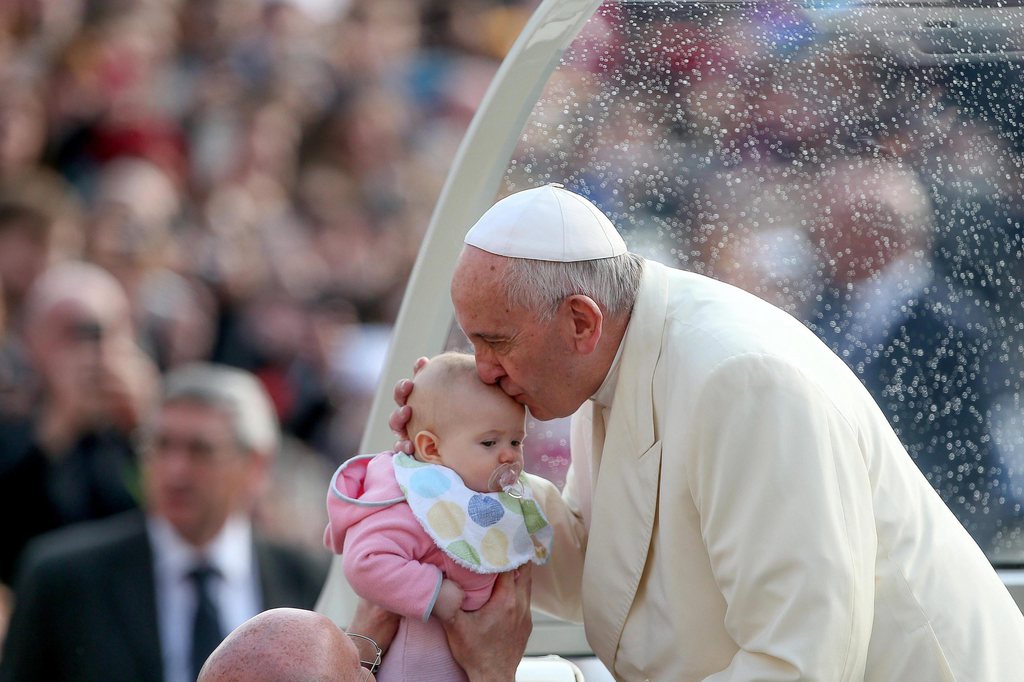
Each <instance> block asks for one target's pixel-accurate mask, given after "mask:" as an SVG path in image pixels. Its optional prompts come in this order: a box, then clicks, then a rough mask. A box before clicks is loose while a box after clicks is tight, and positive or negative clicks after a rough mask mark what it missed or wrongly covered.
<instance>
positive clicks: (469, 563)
mask: <svg viewBox="0 0 1024 682" xmlns="http://www.w3.org/2000/svg"><path fill="white" fill-rule="evenodd" d="M391 462H392V464H393V465H394V468H395V479H396V480H397V481H398V485H399V487H401V489H402V492H403V493H404V494H405V500H406V502H408V503H409V507H410V508H411V509H412V513H413V515H414V516H415V517H416V520H417V521H419V522H420V525H421V526H423V530H425V531H426V532H427V534H428V535H429V536H430V537H431V539H433V541H434V544H436V545H437V546H438V547H439V548H440V549H441V551H443V552H444V553H445V554H447V555H448V556H450V557H451V558H452V560H454V561H455V563H457V564H459V565H460V566H464V567H465V568H467V569H469V570H471V571H473V572H474V573H501V572H503V571H509V570H511V569H513V568H517V567H519V566H522V565H523V564H525V563H526V562H527V561H532V562H534V563H535V564H543V563H544V562H545V561H547V558H548V552H550V551H551V540H552V537H553V535H554V532H553V531H552V529H551V525H550V524H549V523H548V520H547V519H546V518H545V517H544V512H543V511H542V510H541V508H540V505H539V504H537V502H536V501H535V500H534V499H533V492H532V491H531V490H530V486H529V483H528V482H527V480H526V477H525V475H520V480H521V481H522V483H523V489H524V490H523V496H522V498H518V499H517V498H515V497H512V496H511V495H508V494H506V493H503V492H501V493H479V492H476V491H475V490H470V489H469V488H467V487H466V485H465V484H464V483H463V482H462V478H460V477H459V475H458V474H456V473H455V472H454V471H452V470H451V469H449V468H448V467H445V466H441V465H438V464H427V463H424V462H420V461H417V460H416V459H413V458H412V457H410V456H409V455H406V454H404V453H397V454H396V455H395V456H394V457H393V458H392V460H391Z"/></svg>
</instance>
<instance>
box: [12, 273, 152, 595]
mask: <svg viewBox="0 0 1024 682" xmlns="http://www.w3.org/2000/svg"><path fill="white" fill-rule="evenodd" d="M25 330H26V334H25V343H26V348H27V350H28V357H29V359H30V361H31V366H32V368H33V370H34V372H35V374H36V375H37V377H38V384H39V385H38V392H37V393H36V394H35V401H34V410H33V412H32V414H31V415H29V416H26V417H18V416H10V417H7V418H5V422H4V423H3V425H2V428H0V513H2V514H4V515H6V518H8V519H18V521H17V522H15V523H6V524H3V527H2V530H0V581H2V582H9V579H10V577H11V572H12V569H13V567H14V563H15V561H16V559H17V557H18V555H19V554H20V552H21V549H22V547H23V546H24V544H25V543H26V542H27V541H28V540H29V539H30V538H32V537H33V536H35V535H37V534H39V533H41V532H44V531H47V530H50V529H53V528H57V527H58V526H63V525H66V524H69V523H73V522H76V521H83V520H86V519H95V518H100V517H104V516H108V515H110V514H113V513H115V512H119V511H124V510H126V509H129V508H132V507H134V506H135V505H136V493H137V482H136V473H135V455H134V449H133V447H132V443H131V440H130V438H131V435H132V433H133V431H134V429H135V427H136V426H137V425H138V423H139V419H140V417H141V415H142V414H144V412H145V410H147V409H148V408H149V406H150V404H151V400H152V398H153V391H154V389H155V387H156V378H157V377H156V372H155V368H154V367H153V366H152V364H151V363H150V361H149V360H148V359H147V358H146V357H145V355H144V354H143V353H142V352H141V350H140V349H139V348H138V346H137V344H136V343H135V339H134V336H133V333H132V328H131V321H130V319H129V311H128V301H127V299H126V297H125V294H124V291H123V290H122V289H121V287H120V285H119V284H118V283H117V281H116V280H115V279H114V278H113V277H111V275H110V274H108V273H107V272H106V271H104V270H102V269H101V268H98V267H96V266H95V265H90V264H86V263H81V262H67V263H62V264H58V265H54V266H53V267H51V268H50V269H48V270H47V271H46V272H44V273H43V274H42V275H41V276H40V277H39V278H38V279H37V280H36V281H35V283H34V284H33V286H32V289H31V291H30V292H29V295H28V299H27V301H26V309H25Z"/></svg>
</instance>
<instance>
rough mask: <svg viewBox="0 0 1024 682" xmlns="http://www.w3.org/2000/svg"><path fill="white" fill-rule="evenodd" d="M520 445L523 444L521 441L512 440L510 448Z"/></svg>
mask: <svg viewBox="0 0 1024 682" xmlns="http://www.w3.org/2000/svg"><path fill="white" fill-rule="evenodd" d="M522 444H523V441H521V440H514V441H512V447H514V448H518V447H519V446H520V445H522Z"/></svg>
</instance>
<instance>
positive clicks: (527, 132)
mask: <svg viewBox="0 0 1024 682" xmlns="http://www.w3.org/2000/svg"><path fill="white" fill-rule="evenodd" d="M883 42H884V41H883ZM1020 70H1021V69H1020V66H1019V65H1018V64H1017V63H1015V62H1013V61H992V62H989V63H984V62H978V63H973V64H968V65H951V66H924V65H920V64H917V65H915V64H913V63H909V62H907V61H906V60H901V59H897V58H895V57H894V56H893V55H891V54H886V53H885V52H884V51H883V52H878V51H875V52H874V53H873V54H867V53H865V51H864V50H862V49H860V47H859V46H858V42H857V41H855V40H847V39H845V38H844V37H843V36H838V37H834V36H830V35H825V34H824V33H822V32H819V31H818V30H817V29H816V27H815V24H814V22H813V21H812V20H811V19H810V18H809V15H807V14H806V13H805V10H804V9H801V7H798V6H795V5H793V6H791V5H787V4H784V3H770V4H767V3H752V4H737V3H731V4H727V5H720V6H716V5H713V4H695V3H609V4H606V5H604V6H602V7H601V8H599V9H598V11H597V12H596V14H595V15H594V16H593V17H592V18H591V20H590V21H589V23H588V24H587V25H586V26H585V27H584V29H583V31H582V32H581V34H580V35H579V36H578V37H577V38H576V40H575V41H574V42H573V44H572V45H571V46H570V48H569V49H568V50H567V51H566V53H565V55H564V57H563V59H562V62H561V65H560V66H559V68H558V69H556V71H555V72H554V74H553V75H552V77H551V79H550V81H549V82H548V84H547V86H546V88H545V91H544V94H543V95H542V97H541V99H540V101H539V103H538V104H537V105H536V107H535V109H534V111H533V113H532V115H531V116H530V118H529V120H528V122H527V124H526V126H525V128H524V130H523V132H522V137H521V141H520V144H519V146H518V148H517V150H516V152H515V154H514V156H513V159H512V162H511V164H510V166H509V168H508V170H507V173H506V176H505V188H504V191H515V190H520V189H525V188H527V187H533V186H536V185H538V184H541V183H544V182H561V183H564V184H565V185H566V186H567V187H568V188H570V189H573V190H576V191H579V192H581V193H583V194H585V195H587V196H589V197H590V198H591V199H592V200H593V201H595V202H596V203H597V204H598V205H600V206H601V207H602V208H603V209H604V210H605V211H606V212H607V213H608V214H609V216H610V217H611V218H612V220H613V221H614V222H615V223H616V225H618V226H619V228H620V229H621V230H622V232H623V235H624V237H625V238H626V241H627V243H628V244H629V245H630V248H631V250H633V251H636V252H639V253H641V254H643V255H645V256H647V257H649V258H652V259H655V260H659V261H662V262H666V263H668V264H671V265H674V266H677V267H681V268H684V269H688V270H693V271H696V272H700V273H703V274H707V275H710V276H713V277H716V278H718V279H722V280H725V281H728V282H731V283H733V284H735V285H737V286H740V287H743V288H745V289H747V290H749V291H752V292H754V293H756V294H757V295H759V296H761V297H763V298H765V299H767V300H770V301H772V302H773V303H775V304H777V305H779V306H780V307H782V308H783V309H785V310H787V311H788V312H790V313H791V314H793V315H794V316H796V317H798V318H799V319H801V320H802V321H803V322H804V323H805V324H807V325H808V326H810V327H811V328H812V329H813V330H814V331H815V332H816V333H817V334H818V335H819V336H820V337H821V338H822V339H824V340H825V341H826V342H827V343H828V344H829V345H830V346H831V347H832V348H833V349H834V350H835V351H836V352H837V353H838V354H839V355H840V356H841V357H842V358H843V359H844V360H845V361H846V362H847V363H848V364H849V365H850V366H851V367H852V368H853V369H854V370H855V371H856V372H857V373H858V375H859V376H860V377H861V379H862V380H863V382H864V384H865V385H866V386H867V388H868V389H869V390H870V391H871V393H872V394H873V395H874V396H875V398H876V399H877V401H878V403H879V405H880V407H881V409H882V410H883V411H884V412H885V414H886V415H887V417H888V418H889V420H890V422H891V423H892V424H893V426H894V428H895V429H896V431H897V433H898V434H899V436H900V438H901V439H902V440H903V442H904V443H905V444H906V446H907V448H908V450H909V451H910V453H911V455H912V457H913V458H914V460H915V461H916V462H917V464H918V466H919V467H920V468H921V470H922V471H923V472H924V473H925V475H926V476H927V477H928V479H929V480H930V481H931V483H932V484H933V486H934V487H935V489H936V490H937V491H938V492H939V494H940V495H941V496H942V498H943V499H944V500H945V501H946V502H947V504H948V505H949V507H950V509H951V510H952V511H953V512H954V513H955V514H956V516H957V517H958V518H959V519H960V520H961V521H962V522H963V523H964V525H965V526H966V527H967V528H968V530H969V531H970V532H971V533H972V534H973V535H974V537H975V538H976V539H977V540H978V542H979V543H980V544H981V545H982V547H983V548H984V549H985V550H986V552H988V553H989V555H990V557H991V558H992V559H993V560H994V561H995V562H997V563H1000V562H1010V563H1020V562H1022V561H1024V538H1022V536H1021V528H1022V526H1024V512H1022V510H1021V503H1022V501H1024V412H1022V408H1021V403H1020V400H1021V383H1022V376H1024V348H1022V344H1024V314H1022V308H1021V277H1022V275H1024V257H1022V253H1021V241H1022V240H1021V237H1022V227H1021V225H1022V220H1024V206H1022V199H1021V197H1022V193H1024V180H1022V177H1024V175H1022V169H1024V163H1022V151H1024V140H1022V136H1021V130H1020V120H1021V114H1020V112H1019V111H1018V109H1017V107H1019V103H1020V102H1022V101H1024V96H1022V95H1024V85H1022V82H1021V77H1020ZM536 428H537V429H539V430H540V432H541V433H542V434H548V433H549V434H551V437H552V438H553V440H554V441H556V442H558V443H560V444H561V445H560V449H556V450H557V452H556V454H554V455H552V457H555V458H561V459H559V460H558V461H559V464H560V466H563V467H564V464H565V463H566V462H567V459H566V456H567V448H566V447H565V445H564V443H565V439H566V438H567V436H566V435H565V429H564V425H560V424H555V425H548V424H540V425H538V426H537V427H536ZM528 442H529V441H528ZM531 470H534V471H537V470H538V469H537V467H533V468H532V469H531ZM541 473H545V472H543V471H542V472H541ZM546 473H549V474H550V473H551V472H546ZM556 473H557V472H556ZM561 475H564V473H562V474H561ZM556 477H557V476H556Z"/></svg>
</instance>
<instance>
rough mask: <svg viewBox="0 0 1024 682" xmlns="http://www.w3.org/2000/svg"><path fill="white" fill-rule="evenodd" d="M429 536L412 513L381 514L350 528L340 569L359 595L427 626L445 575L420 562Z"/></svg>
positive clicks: (367, 518)
mask: <svg viewBox="0 0 1024 682" xmlns="http://www.w3.org/2000/svg"><path fill="white" fill-rule="evenodd" d="M425 546H426V545H425V534H424V531H423V530H422V528H421V527H420V526H419V525H418V524H417V522H416V519H415V518H413V516H412V514H411V513H408V514H405V513H401V512H400V510H399V509H397V508H389V509H387V510H382V511H379V512H377V513H376V514H372V515H370V516H368V517H366V518H365V519H363V520H361V521H359V522H358V523H356V524H354V525H352V526H351V527H350V528H349V529H348V533H347V534H346V535H345V546H344V548H343V549H342V554H341V565H342V570H344V572H345V578H347V579H348V582H349V584H350V585H351V586H352V589H353V590H355V592H356V594H358V595H359V596H360V597H363V598H364V599H367V600H369V601H371V602H373V603H375V604H377V605H379V606H382V607H384V608H385V609H387V610H388V611H391V612H392V613H397V614H399V615H402V616H405V617H407V618H416V619H418V620H421V621H424V622H426V620H427V619H428V618H429V617H430V612H431V611H433V609H434V603H435V602H436V601H437V594H438V591H439V590H440V589H441V580H442V579H443V575H442V573H441V569H440V568H439V567H437V566H434V565H432V564H429V563H423V562H422V561H420V560H419V559H420V558H421V557H422V556H423V548H424V547H425Z"/></svg>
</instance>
